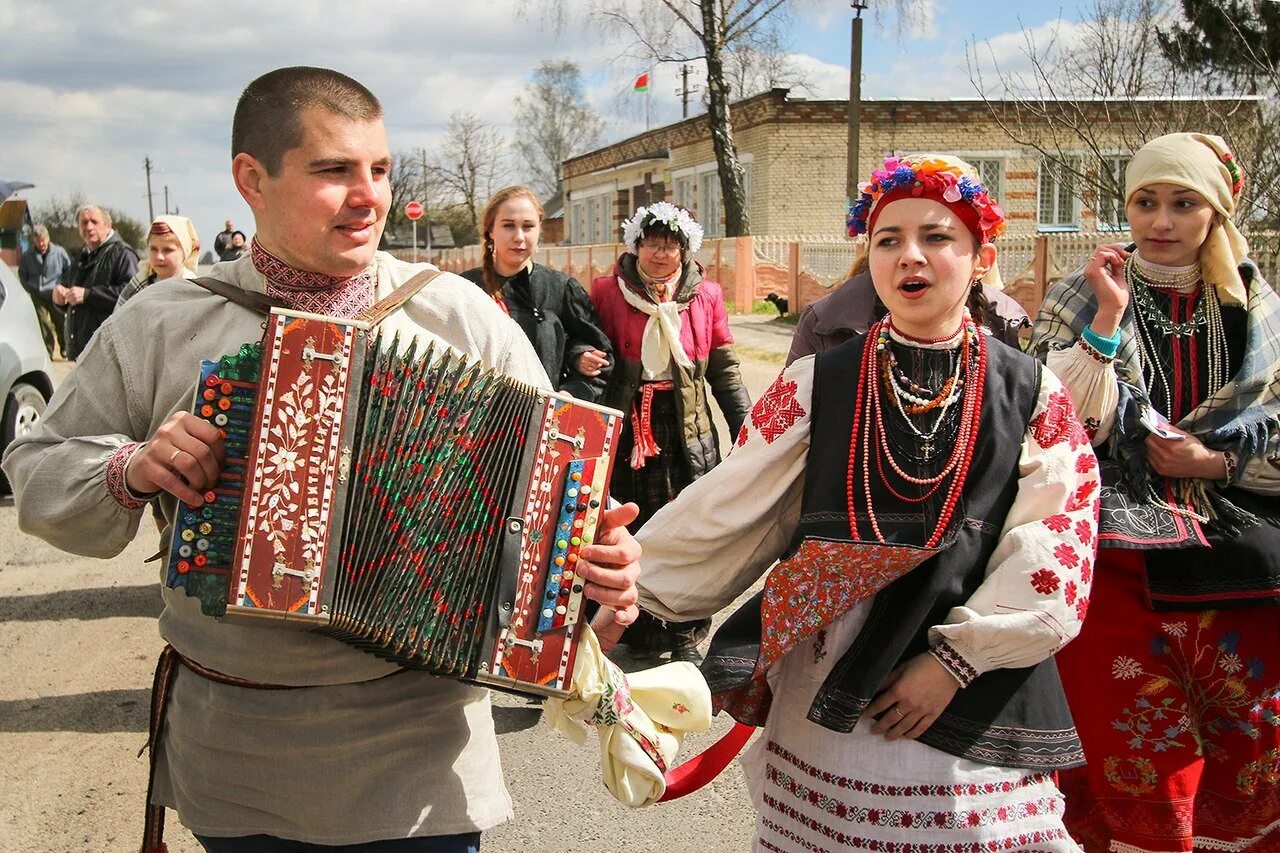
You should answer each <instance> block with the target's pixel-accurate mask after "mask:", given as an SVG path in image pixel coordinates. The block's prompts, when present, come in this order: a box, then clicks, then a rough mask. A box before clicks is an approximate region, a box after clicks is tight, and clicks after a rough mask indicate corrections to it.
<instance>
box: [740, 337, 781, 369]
mask: <svg viewBox="0 0 1280 853" xmlns="http://www.w3.org/2000/svg"><path fill="white" fill-rule="evenodd" d="M733 351H734V352H736V353H737V354H738V358H740V359H748V358H749V359H751V360H752V361H763V362H764V363H765V364H776V365H778V366H779V367H781V366H782V365H784V364H786V363H787V354H786V353H785V352H775V351H773V350H768V349H760V348H759V347H752V346H747V345H746V344H740V343H738V342H737V341H734V344H733Z"/></svg>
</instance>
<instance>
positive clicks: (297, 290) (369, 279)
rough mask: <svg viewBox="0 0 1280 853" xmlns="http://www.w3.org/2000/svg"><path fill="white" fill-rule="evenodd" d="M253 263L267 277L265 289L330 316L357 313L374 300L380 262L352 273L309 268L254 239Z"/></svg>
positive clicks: (292, 303) (297, 306)
mask: <svg viewBox="0 0 1280 853" xmlns="http://www.w3.org/2000/svg"><path fill="white" fill-rule="evenodd" d="M249 254H250V257H252V259H253V266H254V269H256V270H257V271H258V272H259V273H261V274H262V277H263V278H264V279H266V293H267V295H268V296H276V297H279V298H280V299H282V300H284V301H285V302H286V303H288V304H289V306H290V307H292V308H294V309H295V310H298V311H307V312H309V313H313V314H324V315H328V316H331V317H354V316H356V315H357V314H359V313H360V312H361V311H364V310H365V309H367V308H368V307H369V306H371V305H372V304H373V295H374V290H375V288H376V286H377V265H376V264H370V265H369V266H367V267H366V268H365V269H364V270H363V271H361V272H359V273H357V274H355V275H352V276H345V277H344V276H333V275H325V274H324V273H317V272H308V271H306V270H300V269H298V268H296V267H293V266H290V265H289V264H288V263H287V262H285V261H284V260H283V259H282V258H280V257H279V256H277V255H275V254H274V253H272V252H271V250H269V249H267V248H266V247H265V246H263V245H262V244H261V243H259V242H258V241H257V239H254V241H253V243H252V245H251V246H250V249H249Z"/></svg>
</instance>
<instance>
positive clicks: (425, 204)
mask: <svg viewBox="0 0 1280 853" xmlns="http://www.w3.org/2000/svg"><path fill="white" fill-rule="evenodd" d="M418 155H419V156H420V157H422V218H423V219H425V220H426V221H427V263H431V204H430V201H429V199H428V193H427V149H425V148H419V149H418Z"/></svg>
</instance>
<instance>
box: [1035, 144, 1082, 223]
mask: <svg viewBox="0 0 1280 853" xmlns="http://www.w3.org/2000/svg"><path fill="white" fill-rule="evenodd" d="M1079 174H1080V157H1079V156H1078V155H1071V156H1067V157H1063V158H1061V159H1055V160H1047V159H1046V160H1042V161H1041V162H1040V206H1039V211H1038V212H1039V222H1038V223H1037V225H1038V227H1039V228H1041V229H1047V230H1053V229H1065V228H1079V227H1080V205H1079V200H1078V194H1079V177H1078V176H1079Z"/></svg>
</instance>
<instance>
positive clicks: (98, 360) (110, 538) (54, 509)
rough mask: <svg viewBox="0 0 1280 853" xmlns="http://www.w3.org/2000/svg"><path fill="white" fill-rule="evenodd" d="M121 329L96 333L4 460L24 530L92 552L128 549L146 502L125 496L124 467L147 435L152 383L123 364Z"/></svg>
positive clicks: (98, 554)
mask: <svg viewBox="0 0 1280 853" xmlns="http://www.w3.org/2000/svg"><path fill="white" fill-rule="evenodd" d="M117 328H118V326H117V324H114V323H106V324H104V325H103V326H102V327H101V328H100V329H99V330H98V331H97V333H96V334H95V335H94V338H93V341H92V342H91V343H90V344H89V348H88V349H86V350H85V353H84V355H83V356H82V357H81V358H80V360H79V363H78V364H77V365H76V369H75V370H73V371H71V374H70V375H69V376H68V377H67V378H66V379H65V380H63V382H62V384H61V385H60V386H59V387H58V390H57V393H56V394H54V396H53V399H52V400H51V401H50V405H49V408H48V410H47V411H46V412H45V414H44V417H43V418H41V420H40V423H39V424H37V425H36V427H35V429H34V430H32V431H31V433H29V434H28V435H26V436H23V437H22V438H19V439H18V440H16V441H14V442H13V444H11V445H10V446H9V449H8V451H6V453H5V457H4V470H5V473H6V474H8V476H9V479H10V481H11V482H12V484H13V487H14V494H15V498H16V504H17V509H18V527H19V529H21V530H22V531H23V532H24V533H29V534H31V535H32V536H38V537H39V538H41V539H43V540H45V541H46V542H48V543H50V544H51V545H54V546H55V547H57V548H60V549H62V550H64V551H70V552H71V553H73V554H80V555H83V556H86V557H114V556H115V555H116V554H119V553H120V552H121V551H123V550H124V548H125V546H127V545H128V544H129V542H131V541H132V540H133V537H134V535H135V534H136V533H137V530H138V523H139V521H140V520H141V518H142V507H144V506H146V502H145V501H130V500H128V499H127V498H126V497H125V496H126V495H127V492H126V491H124V476H123V470H124V464H125V462H127V461H128V458H129V453H130V450H129V447H130V445H132V444H134V443H135V442H137V441H141V440H142V439H145V438H146V432H147V418H146V412H144V407H145V408H146V409H149V408H150V403H149V402H147V401H145V400H144V399H143V396H144V394H145V393H146V391H147V390H148V389H149V388H150V387H151V385H149V384H148V383H147V382H146V381H144V380H142V379H139V378H138V377H137V376H136V375H135V374H133V373H132V372H131V371H130V370H129V366H128V364H127V363H125V362H124V361H122V359H121V353H120V350H119V348H118V346H117Z"/></svg>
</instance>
